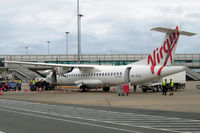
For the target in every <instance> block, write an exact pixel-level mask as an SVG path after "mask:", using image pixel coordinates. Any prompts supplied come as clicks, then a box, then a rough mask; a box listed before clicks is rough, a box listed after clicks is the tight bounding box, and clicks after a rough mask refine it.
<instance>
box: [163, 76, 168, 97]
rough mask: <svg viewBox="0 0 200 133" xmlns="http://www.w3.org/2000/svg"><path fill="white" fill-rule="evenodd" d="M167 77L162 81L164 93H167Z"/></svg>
mask: <svg viewBox="0 0 200 133" xmlns="http://www.w3.org/2000/svg"><path fill="white" fill-rule="evenodd" d="M167 89H168V88H167V79H165V80H164V81H163V83H162V95H167Z"/></svg>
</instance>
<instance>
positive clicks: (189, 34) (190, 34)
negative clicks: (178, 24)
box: [151, 27, 196, 36]
mask: <svg viewBox="0 0 200 133" xmlns="http://www.w3.org/2000/svg"><path fill="white" fill-rule="evenodd" d="M151 30H154V31H158V32H163V33H167V34H170V33H174V32H177V30H176V29H168V28H163V27H156V28H152V29H151ZM180 35H185V36H193V35H196V33H192V32H187V31H180Z"/></svg>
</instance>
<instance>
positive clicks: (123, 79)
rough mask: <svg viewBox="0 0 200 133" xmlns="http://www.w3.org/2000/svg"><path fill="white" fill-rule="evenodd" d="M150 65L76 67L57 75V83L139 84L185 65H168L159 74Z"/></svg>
mask: <svg viewBox="0 0 200 133" xmlns="http://www.w3.org/2000/svg"><path fill="white" fill-rule="evenodd" d="M150 67H151V66H149V65H132V66H128V65H126V66H95V67H94V69H92V70H91V71H80V70H79V69H77V68H75V69H73V70H72V71H71V72H70V73H66V74H62V75H57V84H62V85H70V86H71V85H75V86H78V87H80V86H81V85H83V84H84V85H86V86H87V87H88V88H98V87H102V86H116V85H119V84H125V83H131V84H132V85H137V84H142V83H144V82H149V81H151V80H155V79H158V78H161V77H163V76H167V75H170V74H172V73H176V72H180V71H183V67H179V66H166V67H165V68H164V69H163V71H162V73H161V75H160V76H158V75H157V74H152V73H151V71H150V69H151V68H150ZM159 68H160V66H156V67H155V71H157V70H158V69H159Z"/></svg>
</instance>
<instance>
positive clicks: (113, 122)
mask: <svg viewBox="0 0 200 133" xmlns="http://www.w3.org/2000/svg"><path fill="white" fill-rule="evenodd" d="M2 101H7V102H9V101H10V102H11V103H25V104H27V105H30V104H32V105H38V104H40V103H33V102H25V101H13V100H2ZM40 105H44V106H47V107H63V109H64V108H66V109H76V110H77V111H78V112H80V111H95V112H99V113H112V115H119V116H115V118H116V117H118V118H122V117H121V116H120V115H127V116H126V117H129V118H131V117H133V118H134V117H135V116H137V117H144V118H145V117H150V118H154V117H155V118H163V119H167V120H172V119H175V120H179V119H181V118H174V117H163V116H153V115H143V114H135V113H124V112H115V111H105V110H97V109H85V108H79V107H70V106H60V105H50V104H43V103H42V104H40ZM11 106H12V105H11ZM11 106H9V104H8V105H7V106H4V107H5V108H11V109H17V110H22V111H28V112H35V113H40V114H41V113H42V114H48V115H55V116H62V117H68V118H74V119H80V120H89V121H93V122H104V123H110V124H116V125H120V126H122V125H125V126H130V127H138V128H146V129H152V130H161V131H170V132H177V133H181V132H180V131H174V130H169V129H166V128H155V127H151V126H147V125H148V124H149V122H148V123H145V124H144V122H143V125H138V124H136V123H134V124H130V123H131V121H130V123H129V124H128V123H118V122H117V121H110V120H108V121H104V120H102V119H101V118H102V116H104V115H101V116H98V117H92V118H91V117H88V118H85V117H79V116H71V115H70V116H69V115H59V114H57V113H47V112H40V111H33V110H30V109H22V108H15V107H11ZM2 107H3V106H2ZM99 117H100V119H99ZM184 120H185V122H186V121H188V122H199V120H193V119H184ZM132 122H133V121H132ZM137 122H138V121H137ZM184 124H186V123H184ZM188 124H189V123H188Z"/></svg>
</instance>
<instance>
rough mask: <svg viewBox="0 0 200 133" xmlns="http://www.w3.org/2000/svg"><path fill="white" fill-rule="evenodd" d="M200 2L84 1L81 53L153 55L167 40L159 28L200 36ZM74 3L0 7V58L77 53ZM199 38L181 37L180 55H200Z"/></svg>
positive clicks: (16, 1) (15, 0)
mask: <svg viewBox="0 0 200 133" xmlns="http://www.w3.org/2000/svg"><path fill="white" fill-rule="evenodd" d="M199 5H200V1H196V0H190V1H188V0H182V1H176V2H174V1H173V0H162V1H160V0H152V1H148V0H140V1H137V0H124V1H121V0H109V1H108V0H96V1H94V0H81V1H80V11H81V13H82V14H83V18H81V24H82V25H81V26H82V29H81V30H82V48H81V49H82V53H84V54H99V53H101V54H104V53H105V54H106V53H116V54H127V53H137V54H139V53H141V54H145V53H150V52H151V51H152V50H153V49H154V48H155V47H156V46H157V45H158V44H160V42H161V41H162V38H163V36H164V34H162V33H157V32H154V31H150V29H151V28H153V27H156V26H163V27H168V28H173V27H175V26H176V25H177V24H182V28H183V30H187V31H192V32H196V33H200V27H199V25H200V24H199V23H200V21H199V20H200V11H199V7H200V6H199ZM76 6H77V5H76V1H71V0H31V1H30V0H29V1H27V0H6V1H1V2H0V28H1V33H0V46H1V48H2V49H5V50H3V51H2V52H1V54H25V46H29V49H28V51H29V52H28V53H29V54H47V43H46V41H47V40H50V41H51V43H50V54H65V49H66V35H65V32H66V31H69V32H70V34H69V53H70V54H76V53H77V21H76V19H77V13H76ZM198 49H199V36H194V37H181V38H180V40H179V45H178V47H177V53H199V50H198Z"/></svg>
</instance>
